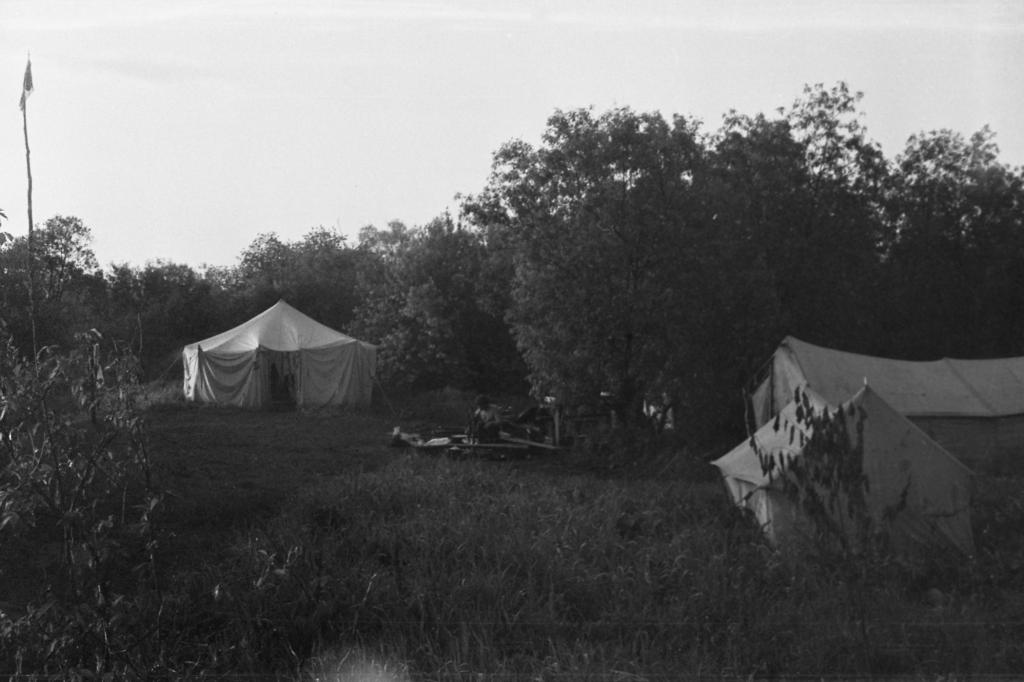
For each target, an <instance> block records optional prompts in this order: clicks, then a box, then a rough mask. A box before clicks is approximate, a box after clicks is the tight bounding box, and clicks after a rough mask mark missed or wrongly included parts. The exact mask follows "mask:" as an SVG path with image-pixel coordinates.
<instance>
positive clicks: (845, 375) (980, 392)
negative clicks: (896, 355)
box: [749, 337, 1024, 471]
mask: <svg viewBox="0 0 1024 682" xmlns="http://www.w3.org/2000/svg"><path fill="white" fill-rule="evenodd" d="M757 379H758V383H757V384H756V386H755V387H754V388H753V389H752V390H751V391H750V394H749V399H750V409H751V412H752V415H753V420H754V425H755V427H759V426H761V425H763V424H766V423H768V422H769V421H770V420H771V419H773V418H774V416H775V414H776V412H778V411H779V409H781V408H782V407H783V406H784V405H786V404H788V403H789V402H790V401H791V400H792V399H793V392H794V390H795V389H796V388H797V387H799V386H809V387H810V388H811V389H812V390H813V391H814V392H815V393H817V394H818V395H820V396H821V397H822V398H823V399H824V400H825V401H826V402H827V403H829V404H830V405H838V404H839V402H840V401H842V400H844V399H846V398H847V397H848V396H851V395H853V394H854V393H855V392H856V391H857V390H858V389H859V387H860V386H862V385H863V383H864V382H865V380H866V381H867V382H868V384H869V385H870V386H871V387H872V389H874V390H875V391H876V392H877V393H878V394H879V395H880V396H881V397H882V398H884V399H885V401H886V402H887V403H889V405H891V406H892V407H893V409H895V410H896V411H897V412H899V413H900V414H902V415H904V416H905V417H907V418H908V419H910V420H911V421H913V422H914V423H915V424H917V426H919V427H920V428H921V429H922V430H924V432H925V433H927V434H928V435H929V436H931V437H932V438H933V439H934V440H935V441H937V442H938V443H939V444H940V445H942V446H943V447H944V448H946V449H947V450H949V451H950V452H951V453H953V454H954V455H956V456H957V457H958V458H959V459H960V460H962V461H963V462H965V463H967V464H968V465H970V466H972V467H976V468H979V469H984V470H989V471H993V470H1006V469H1017V468H1024V357H1017V358H1001V359H994V360H952V359H942V360H935V361H933V362H911V361H907V360H890V359H887V358H877V357H872V356H868V355H859V354H856V353H846V352H843V351H837V350H833V349H831V348H823V347H821V346H815V345H813V344H810V343H807V342H805V341H801V340H799V339H795V338H793V337H787V338H786V339H784V340H783V342H782V343H781V344H780V345H779V347H778V349H776V351H775V353H774V354H773V355H772V358H771V360H770V361H769V363H768V364H767V365H766V366H765V369H764V374H763V376H760V377H757Z"/></svg>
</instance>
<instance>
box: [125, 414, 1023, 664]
mask: <svg viewBox="0 0 1024 682" xmlns="http://www.w3.org/2000/svg"><path fill="white" fill-rule="evenodd" d="M463 401H464V398H463V397H461V396H458V395H435V396H431V397H430V398H428V399H421V400H419V401H418V402H416V403H415V404H408V405H403V406H399V407H398V409H397V411H395V410H391V409H389V410H381V411H379V412H322V413H308V414H307V413H298V412H286V411H280V412H247V411H238V410H225V409H214V408H203V407H194V406H185V405H182V404H172V405H163V406H156V407H152V408H150V409H149V411H148V412H147V414H146V420H147V424H148V433H149V443H150V446H149V451H150V456H151V459H152V463H153V473H154V477H155V479H154V480H155V482H156V484H157V487H158V488H160V489H162V490H164V491H166V495H165V497H164V501H163V503H162V506H161V507H160V508H159V510H158V512H157V514H156V516H155V519H154V529H155V532H156V538H157V542H156V547H157V550H156V553H155V555H154V557H155V558H154V559H153V563H154V564H156V570H155V575H156V576H157V579H156V581H155V582H156V583H157V587H156V588H155V589H152V588H148V590H147V591H146V592H144V593H143V592H139V593H136V594H131V593H127V592H126V593H125V595H124V596H123V599H124V602H123V603H122V608H121V609H120V610H119V611H117V613H118V614H119V615H118V618H122V619H123V622H121V624H120V625H119V627H121V628H122V629H126V630H129V631H136V632H137V634H136V635H135V636H134V637H128V638H126V640H125V641H126V644H125V645H124V646H123V650H124V653H123V655H124V656H125V657H131V659H132V669H134V670H136V671H140V674H143V675H144V676H145V675H161V676H166V675H171V676H175V677H193V676H218V675H245V676H251V677H263V678H267V679H338V680H366V679H374V680H420V679H424V680H462V679H465V680H518V679H530V680H589V679H593V680H656V679H657V680H661V679H680V678H687V679H693V678H705V679H716V680H718V679H723V678H727V679H728V678H742V679H750V678H751V677H752V676H753V677H774V678H777V679H778V678H783V677H785V676H794V677H798V676H801V675H803V676H824V675H828V676H833V677H836V676H838V677H843V676H856V675H859V676H865V675H874V676H879V677H885V676H889V677H895V676H903V677H906V678H909V679H922V680H924V679H938V676H940V675H945V677H943V679H947V680H949V679H968V678H969V677H970V676H972V675H978V674H981V673H990V674H1012V673H1015V672H1020V671H1021V670H1024V581H1022V578H1021V575H1024V573H1022V571H1024V562H1022V560H1024V540H1022V537H1021V531H1020V528H1021V527H1022V524H1024V505H1022V503H1021V498H1020V495H1019V492H1018V485H1019V483H1020V481H1016V480H1010V479H983V480H979V490H978V496H977V500H976V502H975V514H974V522H975V532H976V537H977V540H978V544H979V553H978V556H977V557H976V558H975V559H974V560H972V561H954V560H952V558H949V557H941V556H939V557H932V559H931V561H929V562H927V564H926V565H918V566H915V567H909V566H906V565H903V564H899V563H897V562H894V561H884V560H883V561H872V562H870V563H864V564H858V565H836V563H835V562H834V561H830V558H829V556H828V555H826V554H818V555H812V556H807V557H802V558H800V559H799V560H796V559H793V558H787V557H784V556H781V555H779V554H778V553H776V552H774V551H772V550H771V549H770V548H769V547H768V546H766V544H765V543H764V542H763V540H762V538H761V536H760V533H759V532H758V531H757V529H755V528H753V527H752V526H751V524H750V523H749V522H748V521H747V519H745V518H744V517H742V516H741V515H740V514H739V513H738V512H737V511H736V510H735V509H734V508H733V507H732V506H731V505H730V504H728V503H727V501H726V498H725V495H724V492H723V491H722V489H721V486H720V484H719V483H718V481H717V479H716V477H715V475H714V474H713V471H712V470H711V468H710V467H709V466H708V465H707V464H706V463H705V462H703V461H702V458H701V457H690V456H688V455H687V454H686V453H685V451H680V450H678V449H674V450H673V449H665V448H663V449H661V450H657V451H656V452H655V454H650V453H646V454H644V453H640V452H639V451H631V450H630V446H629V444H628V443H624V442H623V443H619V444H618V445H616V446H614V447H611V448H604V449H595V450H593V451H590V452H586V453H572V454H553V455H549V456H547V455H546V456H540V457H534V458H532V459H528V460H526V459H523V460H513V461H477V460H459V461H455V460H449V459H446V458H444V457H432V456H426V455H422V454H417V453H416V452H415V451H412V450H409V449H400V448H394V447H390V446H389V440H390V433H391V430H392V428H393V427H394V426H396V425H401V426H403V428H408V429H418V428H422V427H427V426H429V425H431V424H458V423H459V421H458V420H459V419H460V418H461V417H462V415H464V414H465V408H466V406H467V405H468V403H467V404H466V405H464V404H463ZM124 604H128V605H129V606H124Z"/></svg>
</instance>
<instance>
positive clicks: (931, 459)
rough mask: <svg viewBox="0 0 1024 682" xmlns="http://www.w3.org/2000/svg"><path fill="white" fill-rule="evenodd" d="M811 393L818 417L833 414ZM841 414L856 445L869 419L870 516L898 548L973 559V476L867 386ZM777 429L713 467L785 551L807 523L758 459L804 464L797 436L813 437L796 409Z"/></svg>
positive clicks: (765, 430)
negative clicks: (859, 425) (954, 552)
mask: <svg viewBox="0 0 1024 682" xmlns="http://www.w3.org/2000/svg"><path fill="white" fill-rule="evenodd" d="M807 394H808V397H809V398H810V402H811V404H812V408H813V409H815V410H816V411H817V413H819V414H820V412H821V410H822V409H825V408H826V407H828V406H827V405H826V401H825V400H824V399H822V398H821V397H820V396H815V395H814V394H813V392H811V391H807ZM842 407H843V418H844V419H846V420H847V426H848V431H849V433H850V434H851V436H850V439H851V444H852V442H853V441H854V439H855V438H856V436H855V435H854V434H856V432H857V431H856V424H855V421H856V420H857V419H858V418H859V417H860V416H863V462H862V471H863V472H864V475H865V476H866V477H867V480H868V489H867V507H868V513H869V515H870V516H871V517H872V519H873V521H875V523H876V524H879V525H881V526H883V527H885V529H886V530H887V531H888V532H889V536H890V539H891V541H892V543H893V546H894V549H897V550H904V551H911V552H913V551H916V550H917V549H919V548H922V547H936V546H939V547H954V548H956V549H958V550H959V551H961V552H963V553H965V554H971V553H973V551H974V541H973V536H972V532H971V524H970V510H969V506H970V491H971V485H972V483H971V472H970V470H969V469H968V468H967V467H966V466H964V465H963V464H962V463H961V462H960V461H958V460H957V459H956V458H955V457H953V456H952V455H951V454H950V453H949V452H947V451H946V450H945V449H943V448H942V447H941V446H940V445H938V444H937V443H936V442H935V441H933V440H932V439H931V438H929V437H928V436H927V435H926V434H925V433H924V432H923V431H921V429H919V428H918V427H917V426H915V425H914V424H913V423H912V422H910V421H909V420H908V419H906V418H905V417H903V416H902V415H900V414H899V413H898V412H897V411H896V410H894V409H893V408H892V407H891V406H889V405H888V404H887V402H886V401H885V400H883V399H882V398H881V396H880V395H879V394H878V393H876V392H875V391H874V390H873V389H872V388H871V387H869V386H864V387H862V388H861V390H860V391H859V392H858V393H857V394H856V395H855V396H854V397H853V398H852V399H850V401H849V402H847V403H845V404H843V406H842ZM850 407H853V408H854V411H853V416H851V410H850V409H849V408H850ZM828 409H835V408H833V407H829V408H828ZM778 422H779V428H778V429H776V428H775V426H776V425H775V422H774V419H773V421H772V423H769V424H766V425H764V426H762V427H761V428H760V429H758V431H757V432H756V433H755V434H754V435H753V436H752V439H753V443H752V442H751V440H750V439H748V440H746V441H744V442H743V443H741V444H740V445H738V446H737V447H736V448H734V449H733V450H732V451H730V452H729V453H727V454H726V455H724V456H722V457H721V458H719V459H718V460H716V461H715V462H713V464H714V465H715V466H716V467H718V469H719V470H720V471H721V474H722V477H723V479H724V481H725V485H726V488H727V489H728V491H729V494H730V496H731V497H732V499H733V501H734V502H735V503H736V504H738V505H740V506H742V507H746V508H747V509H750V510H751V511H752V512H753V513H754V515H755V517H756V518H757V520H758V522H759V523H760V524H761V526H762V528H764V530H765V532H766V534H767V535H768V536H769V537H770V538H771V539H772V540H773V541H775V542H779V543H783V544H784V543H786V542H787V541H788V540H789V539H790V538H791V537H792V536H793V535H794V534H798V533H800V532H802V530H803V529H805V528H806V523H805V521H804V520H803V519H804V517H803V516H802V514H801V513H800V511H799V510H798V509H797V508H796V506H795V504H794V503H793V502H791V501H790V499H789V498H788V497H787V496H786V495H785V494H784V493H783V492H782V490H781V485H780V481H779V478H778V474H775V475H774V477H772V476H769V475H768V474H766V473H765V471H764V468H763V466H762V463H761V459H760V457H759V455H758V453H759V452H760V453H761V454H762V455H766V456H773V457H776V458H777V461H786V459H785V458H787V457H793V458H799V457H801V456H802V455H803V452H804V449H805V445H804V444H803V443H804V440H803V439H802V438H800V437H799V435H797V436H796V437H793V430H794V429H796V430H799V431H801V432H802V433H803V434H804V435H805V436H806V437H808V438H809V437H810V436H811V435H812V434H810V433H809V432H808V430H807V428H808V427H807V426H806V423H805V422H802V421H801V420H799V419H798V418H797V403H796V402H793V401H791V402H790V403H789V404H788V405H787V406H786V407H784V408H783V409H782V410H781V412H780V413H779V419H778ZM754 444H756V448H755V447H754ZM904 491H906V497H905V507H904V508H903V509H902V510H901V511H899V512H897V513H896V514H895V515H894V517H893V518H892V519H888V520H887V519H886V514H885V511H886V510H887V509H892V508H895V507H897V506H898V505H899V503H900V501H901V499H903V495H904Z"/></svg>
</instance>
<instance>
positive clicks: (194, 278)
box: [105, 261, 225, 378]
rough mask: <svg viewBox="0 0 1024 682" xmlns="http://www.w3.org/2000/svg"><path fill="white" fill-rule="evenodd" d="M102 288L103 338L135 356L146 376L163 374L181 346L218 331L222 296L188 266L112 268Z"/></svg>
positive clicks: (166, 264)
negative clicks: (112, 339) (104, 294)
mask: <svg viewBox="0 0 1024 682" xmlns="http://www.w3.org/2000/svg"><path fill="white" fill-rule="evenodd" d="M106 286H107V303H106V308H105V318H106V326H107V329H108V335H110V336H113V337H115V338H117V339H119V340H121V341H123V342H125V343H127V344H128V345H129V347H131V348H132V349H133V350H134V351H135V352H136V353H137V354H138V356H139V358H140V361H141V363H142V366H143V368H144V369H145V371H146V374H147V376H149V377H150V378H153V377H156V376H160V375H162V373H165V372H166V371H167V370H168V368H169V367H170V366H172V365H173V364H174V363H175V362H176V361H177V360H178V359H179V357H178V354H179V352H180V351H181V347H182V346H184V345H185V344H187V343H191V342H193V341H198V340H199V339H202V338H205V337H207V336H209V335H211V334H213V333H216V332H218V331H221V325H222V315H223V307H224V298H225V296H224V293H223V291H222V290H221V289H220V288H219V287H218V286H217V285H216V283H215V282H214V281H213V280H211V279H207V278H205V277H203V276H202V275H200V274H199V273H197V272H196V271H195V270H193V269H192V268H191V267H190V266H188V265H183V264H178V263H171V262H167V261H155V262H151V263H147V264H146V265H145V266H144V267H141V268H135V267H132V266H130V265H127V264H122V265H115V266H112V268H111V271H110V273H109V274H108V275H107V278H106Z"/></svg>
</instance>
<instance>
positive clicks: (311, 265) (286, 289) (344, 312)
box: [228, 227, 363, 329]
mask: <svg viewBox="0 0 1024 682" xmlns="http://www.w3.org/2000/svg"><path fill="white" fill-rule="evenodd" d="M362 257H363V254H362V253H361V252H359V251H357V250H356V249H353V248H350V247H349V246H348V244H347V242H346V239H345V237H344V236H343V235H341V234H339V233H338V232H337V231H335V230H329V229H327V228H324V227H318V228H315V229H313V230H310V232H308V233H307V234H306V235H305V236H304V237H303V238H302V240H300V241H296V242H282V241H281V240H280V238H279V237H278V236H277V235H276V234H274V233H272V232H270V233H265V234H261V235H259V236H258V237H257V238H256V239H255V240H253V242H252V243H251V244H250V245H249V247H248V248H247V249H246V250H245V251H244V252H243V253H242V255H241V256H240V257H239V264H238V266H237V267H236V268H235V269H234V272H233V277H231V278H230V283H229V284H228V289H229V290H230V291H232V292H233V293H234V299H235V300H234V309H235V314H234V315H233V317H234V318H235V319H237V321H239V322H241V321H242V320H244V319H246V318H247V317H250V316H252V315H254V314H256V313H259V312H262V311H263V310H265V309H266V308H269V307H270V306H272V305H273V304H274V303H276V302H277V301H278V300H279V299H282V298H283V299H285V300H287V301H288V302H289V303H290V304H292V305H294V306H295V307H296V308H299V309H300V310H302V311H303V312H304V313H306V314H307V315H310V316H311V317H313V318H315V319H317V320H318V321H320V322H322V323H324V324H326V325H329V326H332V327H337V328H341V329H345V328H347V327H348V326H349V324H350V323H351V321H352V318H353V314H354V310H355V307H356V305H357V303H358V301H357V298H356V293H355V291H356V279H357V270H358V268H359V260H360V259H361V258H362Z"/></svg>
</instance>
